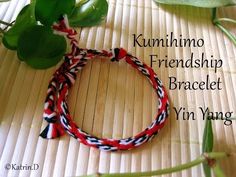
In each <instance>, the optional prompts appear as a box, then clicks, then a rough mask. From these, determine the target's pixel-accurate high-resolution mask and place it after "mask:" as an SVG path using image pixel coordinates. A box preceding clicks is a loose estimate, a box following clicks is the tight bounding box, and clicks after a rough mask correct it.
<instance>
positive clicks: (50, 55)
mask: <svg viewBox="0 0 236 177" xmlns="http://www.w3.org/2000/svg"><path fill="white" fill-rule="evenodd" d="M18 46H19V47H18V48H17V55H18V57H19V58H20V59H21V60H23V61H25V62H26V63H27V64H28V65H30V66H31V67H33V68H36V69H46V68H49V67H51V66H54V65H56V64H57V63H58V62H59V61H60V60H61V59H62V57H63V55H64V54H65V51H66V40H65V38H64V37H63V36H59V35H56V34H53V31H52V29H50V28H47V27H45V26H39V25H35V26H32V27H30V28H28V29H27V30H25V31H24V32H23V33H22V35H21V36H20V38H19V41H18Z"/></svg>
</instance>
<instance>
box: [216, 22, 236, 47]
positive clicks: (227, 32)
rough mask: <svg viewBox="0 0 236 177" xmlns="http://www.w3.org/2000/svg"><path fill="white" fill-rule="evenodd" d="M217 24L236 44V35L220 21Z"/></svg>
mask: <svg viewBox="0 0 236 177" xmlns="http://www.w3.org/2000/svg"><path fill="white" fill-rule="evenodd" d="M215 25H216V26H217V27H218V28H219V29H220V30H221V31H222V32H223V33H225V35H226V36H227V37H228V38H229V39H230V40H231V41H232V42H233V43H234V45H235V46H236V37H235V36H234V35H233V34H232V33H231V32H229V31H228V30H227V29H226V28H225V27H223V26H222V25H221V24H220V23H219V22H218V23H215Z"/></svg>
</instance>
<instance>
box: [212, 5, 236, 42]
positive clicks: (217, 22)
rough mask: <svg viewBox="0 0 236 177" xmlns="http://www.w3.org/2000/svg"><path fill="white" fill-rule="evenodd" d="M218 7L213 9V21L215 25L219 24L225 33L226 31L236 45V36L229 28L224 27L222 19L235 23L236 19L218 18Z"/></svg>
mask: <svg viewBox="0 0 236 177" xmlns="http://www.w3.org/2000/svg"><path fill="white" fill-rule="evenodd" d="M216 11H217V9H216V8H213V9H212V17H211V19H212V22H213V24H214V25H215V26H217V27H218V28H219V29H220V30H221V31H222V32H223V33H225V35H226V36H227V37H228V38H229V39H230V40H231V41H232V42H233V43H234V45H235V46H236V37H235V36H234V35H233V34H232V33H231V32H230V31H229V30H227V29H226V28H225V27H223V26H222V25H221V22H222V21H226V22H231V23H235V24H236V20H233V19H230V18H217V17H216Z"/></svg>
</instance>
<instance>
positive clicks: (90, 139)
mask: <svg viewBox="0 0 236 177" xmlns="http://www.w3.org/2000/svg"><path fill="white" fill-rule="evenodd" d="M53 29H54V30H55V31H56V32H57V33H59V34H61V35H64V36H66V37H67V38H68V39H69V40H70V45H71V52H70V53H68V54H66V55H65V61H64V63H63V64H62V65H61V66H60V68H59V69H57V70H56V72H55V73H54V75H53V77H52V79H51V81H50V83H49V86H48V91H47V97H46V100H45V106H44V114H43V118H44V119H45V120H46V121H47V122H48V125H47V127H46V128H45V129H44V130H43V131H42V133H41V134H40V136H41V137H43V138H47V139H51V138H56V137H59V136H61V135H63V134H64V133H65V131H66V132H67V133H68V134H69V135H71V136H72V137H74V138H75V139H77V140H78V141H79V142H81V143H83V144H85V145H88V146H91V147H95V148H99V149H100V150H104V151H116V150H129V149H132V148H135V147H138V146H140V145H142V144H144V143H145V142H147V141H149V140H151V139H152V138H153V137H154V136H155V135H156V134H157V133H158V132H159V131H160V129H161V128H162V127H163V126H164V125H165V122H166V119H167V117H168V115H169V101H168V95H167V93H166V90H165V88H164V86H163V84H162V82H161V80H159V79H158V77H157V75H156V73H155V72H154V71H153V69H152V68H151V67H149V66H148V65H146V64H145V63H143V62H142V61H140V60H139V59H138V58H136V57H134V56H132V55H131V54H129V53H127V52H126V51H125V50H124V49H122V48H115V49H112V50H111V51H106V50H93V49H81V48H79V47H78V42H77V40H76V39H75V36H76V31H75V30H74V29H72V28H70V27H69V25H68V21H67V18H66V17H64V18H62V19H61V21H60V23H59V24H55V25H54V26H53ZM97 57H107V58H108V59H110V60H111V61H117V62H119V61H120V60H125V61H126V62H127V63H128V64H130V65H131V66H132V67H134V68H135V69H137V70H138V71H139V72H141V73H142V74H143V75H144V76H146V77H147V78H148V80H149V81H150V83H151V84H152V86H153V88H154V89H155V91H156V94H157V99H158V102H159V106H158V108H157V114H156V116H155V119H154V121H153V122H152V123H151V125H149V126H148V127H147V128H146V129H145V130H143V131H142V132H140V133H138V134H137V135H135V136H133V137H129V138H124V139H119V140H116V139H105V138H98V137H96V136H92V135H90V134H88V133H87V132H85V131H83V130H82V129H80V128H79V127H78V126H77V125H76V123H75V122H74V121H73V120H72V118H71V115H70V113H69V110H68V104H67V99H68V94H69V89H70V87H71V86H72V85H73V84H74V82H75V79H76V75H77V73H78V71H79V70H81V69H82V68H83V67H84V66H85V65H86V63H87V61H88V60H91V59H94V58H97Z"/></svg>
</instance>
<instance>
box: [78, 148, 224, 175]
mask: <svg viewBox="0 0 236 177" xmlns="http://www.w3.org/2000/svg"><path fill="white" fill-rule="evenodd" d="M226 156H227V154H226V153H225V152H210V153H206V154H204V155H201V156H200V157H198V158H197V159H195V160H193V161H191V162H188V163H185V164H182V165H178V166H175V167H171V168H166V169H161V170H156V171H151V172H136V173H111V174H108V173H104V174H95V175H88V176H81V177H95V176H99V177H138V176H154V175H163V174H167V173H173V172H178V171H181V170H185V169H188V168H191V167H193V166H196V165H199V164H201V163H203V162H206V161H207V160H208V159H209V158H210V159H220V158H223V157H226Z"/></svg>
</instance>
